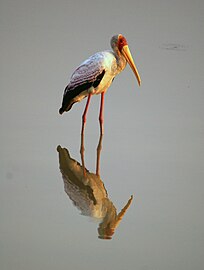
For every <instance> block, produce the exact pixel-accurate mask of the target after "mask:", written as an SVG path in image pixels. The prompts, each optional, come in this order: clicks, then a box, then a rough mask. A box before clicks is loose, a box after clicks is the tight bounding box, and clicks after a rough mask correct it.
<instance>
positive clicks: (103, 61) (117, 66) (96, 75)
mask: <svg viewBox="0 0 204 270" xmlns="http://www.w3.org/2000/svg"><path fill="white" fill-rule="evenodd" d="M111 47H112V49H113V51H109V50H107V51H103V52H98V53H96V54H94V55H92V56H90V57H89V58H88V59H87V60H85V61H84V62H83V63H82V64H81V65H80V66H79V67H78V68H77V69H76V70H75V71H74V73H73V74H72V76H71V79H70V83H69V84H68V85H67V87H66V88H65V90H64V95H63V100H62V106H61V108H60V109H59V113H60V114H62V113H63V112H65V111H69V110H70V109H71V107H72V105H73V104H74V103H76V102H79V101H81V100H82V99H83V98H85V97H87V96H88V100H87V103H86V107H85V110H84V113H83V116H82V130H81V133H83V132H84V126H85V123H86V114H87V110H88V107H89V103H90V99H91V96H92V95H95V94H96V95H98V94H101V105H100V113H99V122H100V131H101V134H103V132H104V129H103V121H104V120H103V119H104V118H103V109H104V94H105V92H106V91H107V89H108V87H109V86H110V85H111V83H112V81H113V79H114V78H115V76H116V75H117V74H119V73H120V72H121V71H122V70H123V69H124V68H125V67H126V64H127V62H128V64H129V65H130V67H131V68H132V70H133V72H134V74H135V76H136V78H137V81H138V84H139V85H140V83H141V80H140V76H139V73H138V71H137V68H136V66H135V64H134V61H133V58H132V55H131V53H130V50H129V47H128V43H127V40H126V39H125V37H124V36H123V35H121V34H119V35H115V36H113V37H112V38H111Z"/></svg>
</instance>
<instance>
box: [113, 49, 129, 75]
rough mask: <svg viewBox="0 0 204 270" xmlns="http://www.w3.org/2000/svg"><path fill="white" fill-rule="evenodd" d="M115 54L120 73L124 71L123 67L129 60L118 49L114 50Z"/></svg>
mask: <svg viewBox="0 0 204 270" xmlns="http://www.w3.org/2000/svg"><path fill="white" fill-rule="evenodd" d="M114 54H115V58H116V61H117V66H118V73H119V72H121V71H123V69H124V68H125V67H126V64H127V61H126V59H125V57H124V56H123V55H122V53H121V52H120V51H119V50H118V49H115V50H114Z"/></svg>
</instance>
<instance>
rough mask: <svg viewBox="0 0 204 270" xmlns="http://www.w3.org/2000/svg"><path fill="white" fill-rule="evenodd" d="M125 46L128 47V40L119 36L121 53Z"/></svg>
mask: <svg viewBox="0 0 204 270" xmlns="http://www.w3.org/2000/svg"><path fill="white" fill-rule="evenodd" d="M125 45H128V44H127V40H126V38H125V37H123V36H122V35H119V37H118V49H119V51H120V52H121V51H122V49H123V47H124V46H125Z"/></svg>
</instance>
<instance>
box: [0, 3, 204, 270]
mask: <svg viewBox="0 0 204 270" xmlns="http://www.w3.org/2000/svg"><path fill="white" fill-rule="evenodd" d="M203 14H204V2H203V1H202V0H194V1H189V0H177V1H174V0H173V1H162V0H155V1H148V0H142V1H141V0H137V1H133V0H132V1H131V0H126V1H106V0H104V1H68V0H67V1H65V0H58V1H52V0H51V1H48V0H41V1H37V0H32V1H30V0H27V1H26V0H16V1H14V0H1V1H0V48H1V49H0V59H1V61H0V63H1V64H0V69H1V70H0V74H1V80H0V89H1V92H0V121H1V132H0V142H1V151H0V269H2V270H12V269H15V270H17V269H21V270H23V269H29V270H30V269H49V270H51V269H84V270H85V269H96V268H97V269H155V270H156V269H157V270H158V269H174V270H182V269H185V270H191V269H195V270H201V269H203V267H204V256H203V250H204V229H203V228H204V217H203V203H204V185H203V179H204V166H203V161H204V139H203V138H204V123H203V117H204V109H203V107H204V106H203V101H204V84H203V71H204V46H203V44H204V35H203V27H204V16H203ZM117 33H122V34H124V36H125V37H126V38H127V40H128V42H129V46H130V50H131V52H132V55H133V58H134V59H135V63H136V65H137V67H138V70H139V73H140V76H141V79H142V85H141V87H140V88H139V87H138V85H137V81H136V79H135V77H134V75H133V73H132V71H131V69H130V68H129V67H128V66H127V68H126V69H125V70H124V71H123V72H122V73H121V74H120V75H119V76H118V77H117V78H116V79H115V80H114V82H113V84H112V86H111V87H110V88H109V90H108V92H107V94H106V96H105V136H104V140H103V149H102V153H101V179H102V180H103V181H104V184H105V186H106V189H107V191H108V194H109V197H110V199H111V200H112V201H113V203H114V205H115V206H116V207H117V209H118V210H120V209H121V208H122V207H123V205H124V204H125V203H126V202H127V200H128V198H129V197H130V195H131V194H133V196H134V198H133V202H132V204H131V206H130V208H129V209H128V211H127V213H126V215H125V217H124V219H123V220H122V222H121V224H120V226H119V227H118V229H117V230H116V232H115V235H114V236H113V239H112V240H109V241H108V240H107V241H105V240H100V239H98V238H97V224H96V223H93V222H90V220H89V218H87V217H84V216H81V215H80V214H79V211H78V210H77V209H76V208H75V207H74V206H73V205H72V203H71V201H70V200H69V198H68V197H67V195H66V194H65V192H64V187H63V181H62V176H61V173H60V171H59V160H58V153H57V150H56V148H57V146H58V145H61V146H62V147H66V148H67V149H69V151H70V154H71V156H72V157H73V158H74V159H76V160H78V161H79V162H80V154H79V148H80V128H81V115H82V112H83V109H84V106H85V101H82V102H81V103H79V104H75V105H74V106H73V108H72V110H71V111H70V112H69V113H67V114H64V115H63V116H60V115H59V114H58V109H59V107H60V105H61V99H62V93H63V90H64V87H65V85H66V84H67V83H68V81H69V77H70V75H71V74H72V72H73V70H74V69H75V68H76V67H77V66H78V65H79V64H80V63H81V62H82V61H83V60H85V59H86V58H87V57H88V56H89V55H91V54H93V53H95V52H97V51H101V50H104V49H109V48H110V45H109V43H110V38H111V36H112V35H114V34H117ZM99 100H100V99H99V96H95V97H93V98H92V101H91V106H90V110H89V112H88V118H87V126H86V130H85V147H86V149H85V161H86V167H87V168H88V169H89V170H90V171H94V170H95V159H96V147H97V143H98V138H99V124H98V110H99Z"/></svg>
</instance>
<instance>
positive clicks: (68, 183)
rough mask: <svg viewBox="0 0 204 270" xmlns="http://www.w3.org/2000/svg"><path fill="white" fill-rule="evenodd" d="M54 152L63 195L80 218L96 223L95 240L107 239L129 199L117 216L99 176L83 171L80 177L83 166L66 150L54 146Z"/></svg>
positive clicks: (119, 219) (123, 212) (127, 206)
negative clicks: (69, 200)
mask: <svg viewBox="0 0 204 270" xmlns="http://www.w3.org/2000/svg"><path fill="white" fill-rule="evenodd" d="M57 151H58V153H59V165H60V171H61V173H62V178H63V181H64V189H65V192H66V193H67V195H68V196H69V198H70V199H71V200H72V202H73V204H74V205H75V206H76V207H77V208H78V209H79V210H80V211H81V214H82V215H85V216H90V217H93V218H94V219H97V220H99V222H100V224H99V227H98V234H99V236H98V237H99V238H101V239H111V237H112V235H113V234H114V232H115V229H116V228H117V226H118V225H119V223H120V221H121V220H122V218H123V216H124V214H125V212H126V210H127V209H128V208H129V206H130V204H131V202H132V198H133V197H132V196H131V198H130V199H129V200H128V202H127V204H126V205H125V206H124V207H123V209H122V210H121V211H120V213H119V214H117V210H116V208H115V206H114V205H113V203H112V202H111V201H110V200H109V198H108V194H107V191H106V189H105V186H104V184H103V182H102V180H101V178H100V176H99V175H97V174H95V173H91V172H89V171H88V170H87V169H85V170H86V174H85V175H84V168H83V166H81V165H80V163H78V162H77V161H76V160H74V159H72V158H71V157H70V154H69V151H68V150H67V149H66V148H62V147H61V146H58V147H57Z"/></svg>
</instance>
